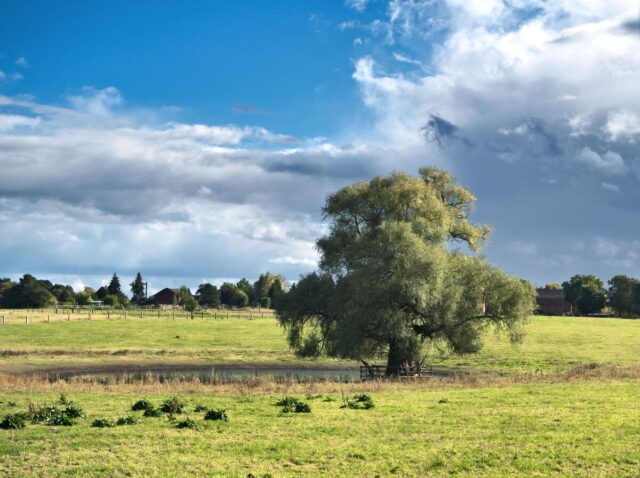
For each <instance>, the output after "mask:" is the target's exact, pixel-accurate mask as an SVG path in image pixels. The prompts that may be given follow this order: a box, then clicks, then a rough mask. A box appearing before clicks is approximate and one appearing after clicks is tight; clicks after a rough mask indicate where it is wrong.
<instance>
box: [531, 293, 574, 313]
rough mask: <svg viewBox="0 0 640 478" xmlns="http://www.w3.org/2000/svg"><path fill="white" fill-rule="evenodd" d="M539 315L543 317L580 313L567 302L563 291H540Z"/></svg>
mask: <svg viewBox="0 0 640 478" xmlns="http://www.w3.org/2000/svg"><path fill="white" fill-rule="evenodd" d="M536 302H537V303H538V313H539V314H542V315H574V314H577V313H578V311H577V310H576V309H575V308H574V307H573V306H572V305H571V304H570V303H569V302H567V301H566V300H565V298H564V291H563V290H562V289H538V296H537V297H536Z"/></svg>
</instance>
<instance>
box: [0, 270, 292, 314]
mask: <svg viewBox="0 0 640 478" xmlns="http://www.w3.org/2000/svg"><path fill="white" fill-rule="evenodd" d="M129 285H130V290H131V295H130V296H127V295H126V294H125V293H124V292H123V290H122V286H121V284H120V279H119V277H118V276H117V274H115V273H114V274H113V277H112V278H111V281H110V282H109V285H107V286H102V287H100V288H99V289H98V290H95V289H93V288H92V287H85V288H84V290H82V291H80V292H75V291H74V290H73V287H71V286H70V285H63V284H53V283H52V282H51V281H49V280H42V279H37V278H36V277H34V276H32V275H31V274H25V275H24V276H22V277H21V278H20V280H19V281H18V282H13V281H12V280H11V279H8V278H0V307H3V308H10V309H20V308H43V307H51V306H55V305H88V304H90V303H91V302H92V301H102V303H103V304H104V305H108V306H112V307H120V306H122V307H126V306H128V305H131V304H133V305H141V306H142V305H150V304H153V297H146V296H145V282H144V280H143V278H142V274H140V273H139V272H138V274H137V275H136V278H135V279H134V281H133V282H131V284H129ZM180 289H181V292H180V294H179V297H178V298H177V299H176V303H177V304H181V303H182V302H185V301H189V302H191V301H192V300H193V299H195V300H197V302H198V304H199V305H201V306H204V307H219V306H221V305H224V306H233V307H247V306H252V307H258V306H259V307H265V308H270V307H271V305H272V304H273V301H274V300H275V299H276V298H277V297H278V296H279V295H280V294H283V293H284V291H285V278H284V277H283V276H281V275H279V274H271V273H270V272H266V273H264V274H260V277H259V278H258V280H257V281H255V282H254V283H253V284H251V283H250V282H249V281H248V280H247V279H244V278H243V279H241V280H239V281H238V282H237V283H235V284H234V283H231V282H225V283H224V284H222V286H220V288H218V287H216V286H215V285H213V284H209V283H204V284H200V286H199V287H198V290H197V292H196V295H195V298H194V297H193V296H192V294H191V291H189V289H188V288H186V287H184V286H183V287H181V288H180ZM185 305H186V304H185Z"/></svg>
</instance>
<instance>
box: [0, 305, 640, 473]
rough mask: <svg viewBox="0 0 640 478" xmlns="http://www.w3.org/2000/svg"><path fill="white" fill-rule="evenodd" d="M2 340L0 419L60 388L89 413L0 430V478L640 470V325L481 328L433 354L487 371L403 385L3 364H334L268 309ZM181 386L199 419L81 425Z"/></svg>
mask: <svg viewBox="0 0 640 478" xmlns="http://www.w3.org/2000/svg"><path fill="white" fill-rule="evenodd" d="M0 344H2V345H1V346H0V420H1V419H2V417H4V416H5V415H6V414H9V413H15V412H21V411H25V410H27V406H28V402H29V401H32V402H34V403H36V404H38V405H43V404H54V403H55V402H56V401H57V400H58V398H59V394H60V392H61V391H64V392H65V393H66V394H67V395H68V396H69V398H71V399H72V400H73V401H75V402H76V403H77V404H78V405H80V406H81V407H82V408H83V409H84V411H85V413H86V414H87V417H86V418H81V419H78V420H77V423H76V425H75V426H71V427H65V426H49V425H44V424H31V423H29V424H28V425H27V427H26V428H24V429H20V430H0V476H17V477H22V476H28V477H31V476H33V477H41V476H47V477H48V476H83V477H84V476H88V477H111V476H166V477H173V476H188V475H193V476H232V477H249V476H254V477H268V476H271V477H287V476H292V477H293V476H310V477H311V476H313V477H316V476H329V477H375V476H380V477H386V476H402V477H404V476H409V477H410V476H463V477H501V476H527V477H528V476H539V477H547V476H557V477H567V476H569V477H571V476H575V477H598V476H601V477H611V476H613V477H634V478H638V476H640V400H639V399H638V397H639V396H640V380H639V378H638V377H640V321H634V320H622V319H602V318H598V319H596V318H568V317H533V318H532V319H531V322H530V324H529V326H528V335H527V337H526V339H525V342H524V343H523V344H521V345H519V346H516V347H513V346H511V345H509V344H508V343H507V342H505V339H504V338H502V339H500V338H498V337H496V336H494V335H493V334H489V335H488V336H487V338H486V346H485V349H484V350H483V351H482V352H481V353H479V354H477V355H473V356H467V357H450V358H448V359H447V360H445V361H444V362H443V365H444V366H447V367H451V368H454V369H465V370H472V371H476V372H480V371H482V372H483V373H478V374H476V375H474V374H472V375H471V376H469V377H468V378H464V377H463V378H461V379H457V378H451V379H446V378H445V379H432V380H429V381H425V382H420V381H418V382H406V383H395V382H391V383H389V382H380V383H377V382H371V383H365V384H340V383H332V382H327V383H316V384H305V383H295V382H278V383H276V382H273V383H271V382H269V381H268V380H269V379H265V380H261V381H255V383H254V382H251V381H248V382H242V383H239V384H234V383H230V384H222V383H220V384H210V385H209V384H196V383H191V382H184V383H183V382H159V381H155V382H154V381H151V382H139V383H138V382H136V383H132V384H129V383H121V382H120V383H111V382H109V383H104V384H103V383H102V382H99V381H93V382H91V381H89V382H78V383H76V382H70V383H68V382H65V381H57V382H54V383H50V382H49V381H46V380H41V379H31V378H28V377H24V378H17V379H16V378H15V377H12V376H9V375H2V373H1V372H11V371H14V372H15V371H21V370H22V371H25V370H27V371H28V370H37V369H38V368H42V367H60V366H61V365H62V366H73V365H78V364H80V365H86V366H100V365H105V364H107V365H108V364H119V363H124V362H126V363H138V364H146V363H148V364H151V363H182V364H184V365H185V366H189V365H191V364H194V363H228V364H238V363H243V364H257V365H260V364H262V365H265V366H269V365H272V364H294V363H295V364H300V363H303V364H307V365H309V364H311V365H316V364H320V365H327V366H331V365H333V366H344V364H342V363H340V362H337V361H333V360H328V359H322V360H319V361H317V362H300V361H299V359H296V358H295V357H294V356H293V355H292V354H291V353H290V352H289V351H288V349H287V347H286V343H285V340H284V336H283V333H282V330H281V329H280V328H279V327H278V325H277V323H276V321H275V319H273V318H264V319H263V318H259V319H254V320H248V319H228V320H227V319H225V320H207V319H205V320H198V319H196V320H187V319H176V320H172V319H151V318H144V319H140V318H135V319H134V318H128V319H127V320H92V321H88V320H84V321H69V322H67V321H62V322H51V323H46V322H43V323H33V324H28V325H26V324H24V323H23V324H20V323H15V324H5V325H0ZM585 364H594V365H592V366H585ZM595 364H600V365H595ZM574 370H575V371H576V373H575V374H574V373H573V371H574ZM625 370H626V371H625ZM519 372H529V373H530V374H527V373H524V374H519ZM538 372H543V373H538ZM341 390H342V391H343V392H344V393H347V392H348V393H349V394H352V393H355V392H356V391H364V392H366V393H369V394H370V395H371V396H372V397H373V399H374V401H375V407H374V408H372V409H370V410H350V409H341V408H340V405H341V403H342V399H343V396H342V395H341V393H340V391H341ZM309 392H311V393H314V394H318V393H320V394H322V395H321V396H320V397H317V396H313V397H312V398H305V394H306V393H309ZM284 393H289V394H294V393H295V394H297V395H296V396H297V397H299V398H302V399H303V400H305V401H307V403H309V405H310V406H311V408H312V412H311V413H309V414H282V413H280V408H279V407H276V406H274V405H273V404H274V402H275V401H276V400H277V399H278V398H279V397H281V396H282V394H284ZM176 394H177V395H180V397H181V398H183V399H184V400H186V401H187V402H188V404H189V407H188V410H189V412H188V415H187V416H188V417H190V418H192V419H193V420H195V422H196V424H197V426H198V429H196V430H191V429H177V428H175V422H172V421H170V420H169V419H168V418H167V417H166V416H165V417H162V418H140V420H141V422H142V423H141V424H139V425H132V426H122V427H114V428H92V427H91V426H90V425H91V423H92V422H93V420H94V419H96V418H100V417H106V418H108V419H111V420H115V419H117V418H118V417H122V416H125V415H128V414H132V413H133V414H137V415H141V412H131V411H130V407H131V404H132V403H133V402H134V401H136V400H137V399H139V398H143V397H146V398H148V399H150V400H151V401H153V402H154V403H155V404H156V405H159V404H160V403H161V402H162V401H163V400H164V399H166V398H168V397H169V396H171V395H176ZM327 397H331V398H332V401H325V399H326V398H327ZM196 404H202V405H205V406H207V407H212V408H224V409H226V410H227V412H228V414H229V417H230V420H229V422H223V423H221V422H210V421H205V420H203V413H195V412H194V410H193V409H194V406H195V405H196ZM179 419H182V417H180V418H179Z"/></svg>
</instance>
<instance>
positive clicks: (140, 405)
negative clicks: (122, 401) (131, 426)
mask: <svg viewBox="0 0 640 478" xmlns="http://www.w3.org/2000/svg"><path fill="white" fill-rule="evenodd" d="M149 408H153V403H151V402H150V401H149V400H147V399H146V398H143V399H142V400H138V401H137V402H136V403H134V404H133V406H132V407H131V410H133V411H134V412H135V411H138V410H147V409H149Z"/></svg>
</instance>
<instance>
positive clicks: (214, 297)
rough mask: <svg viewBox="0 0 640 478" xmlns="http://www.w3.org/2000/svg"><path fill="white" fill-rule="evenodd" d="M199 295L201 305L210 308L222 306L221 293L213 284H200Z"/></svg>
mask: <svg viewBox="0 0 640 478" xmlns="http://www.w3.org/2000/svg"><path fill="white" fill-rule="evenodd" d="M197 295H198V301H199V302H200V305H205V306H208V307H218V306H219V305H220V291H219V290H218V288H217V287H216V286H215V285H213V284H209V283H204V284H200V286H199V287H198V291H197Z"/></svg>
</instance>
